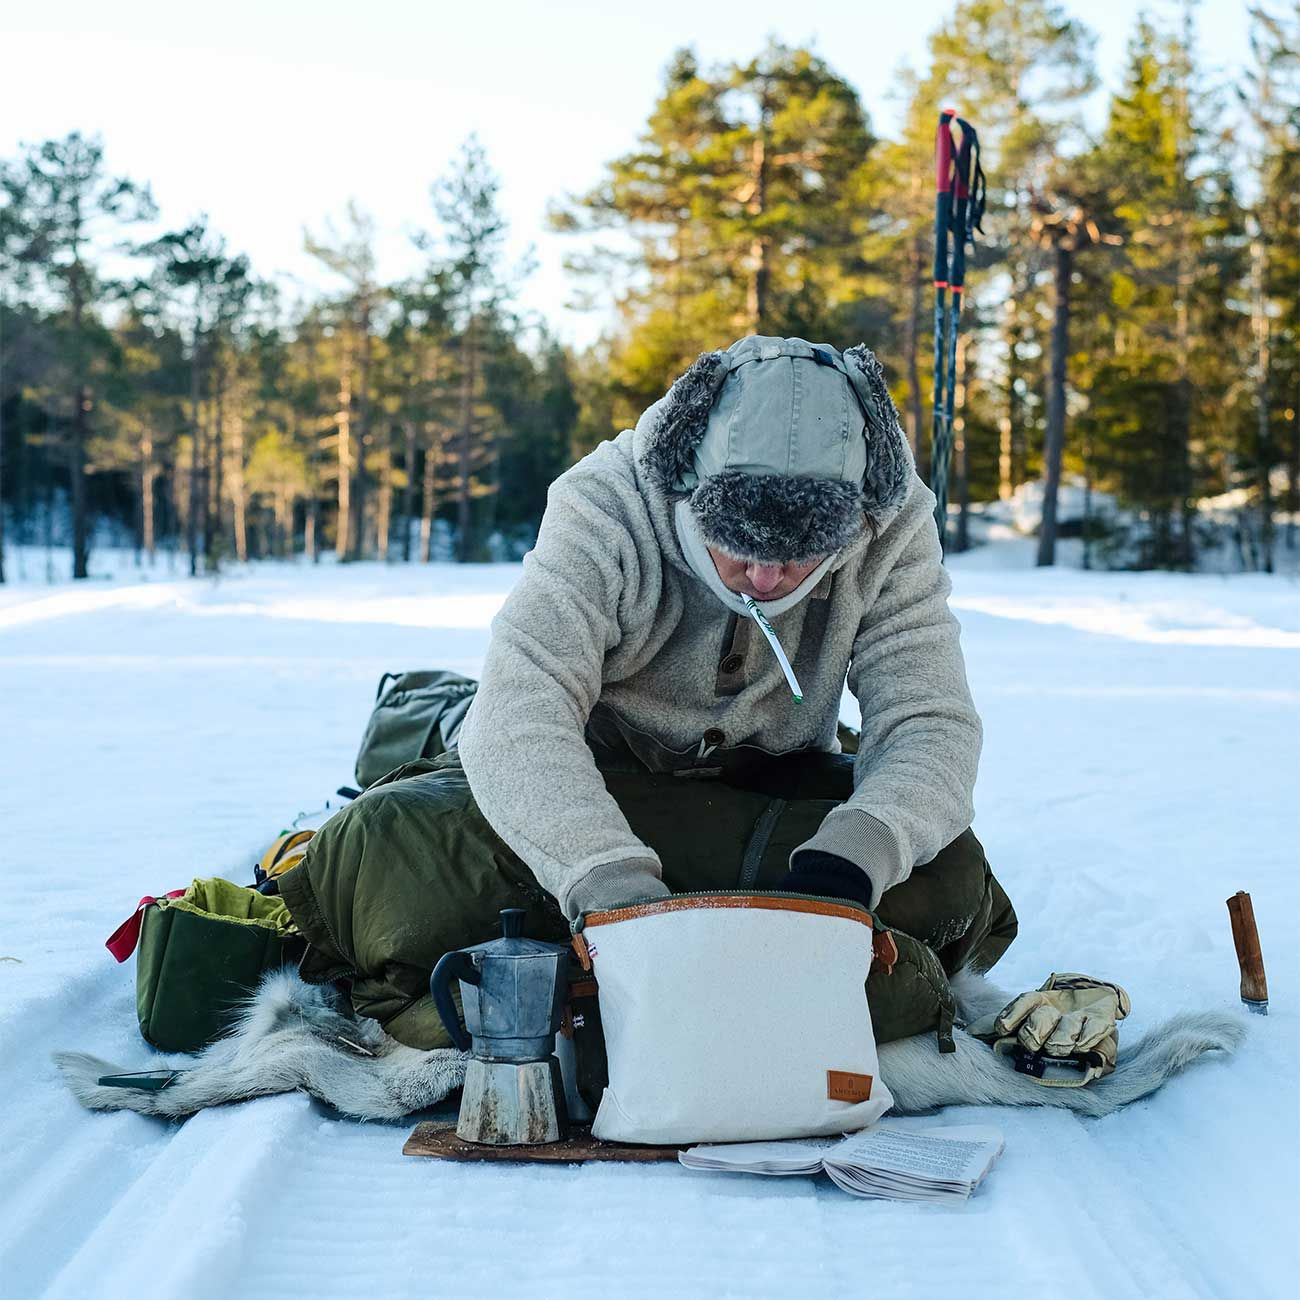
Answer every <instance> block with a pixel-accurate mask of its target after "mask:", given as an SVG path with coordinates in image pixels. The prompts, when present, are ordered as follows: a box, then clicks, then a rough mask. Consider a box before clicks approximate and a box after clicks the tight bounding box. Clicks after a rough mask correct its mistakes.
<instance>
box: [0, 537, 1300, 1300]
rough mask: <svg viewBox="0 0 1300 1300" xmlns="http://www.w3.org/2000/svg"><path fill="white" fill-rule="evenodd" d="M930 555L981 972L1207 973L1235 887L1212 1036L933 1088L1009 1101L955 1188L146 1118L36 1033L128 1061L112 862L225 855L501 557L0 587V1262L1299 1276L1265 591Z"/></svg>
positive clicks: (1200, 999) (1291, 904)
mask: <svg viewBox="0 0 1300 1300" xmlns="http://www.w3.org/2000/svg"><path fill="white" fill-rule="evenodd" d="M991 549H995V548H991ZM1016 554H1018V553H1016ZM1011 559H1012V562H1013V565H1014V562H1015V554H1012V555H1011ZM101 567H102V566H101ZM953 567H954V578H955V582H956V590H955V593H954V598H953V604H954V607H955V608H956V610H957V612H958V614H959V617H960V618H961V620H962V624H963V627H964V643H965V648H966V655H967V663H968V666H969V671H970V676H971V680H972V685H973V688H974V691H975V696H976V699H977V702H978V703H979V705H980V708H981V710H982V713H983V716H984V720H985V728H986V742H985V751H984V759H983V765H982V770H981V776H980V783H979V788H978V790H977V794H976V803H977V807H978V817H977V821H976V829H977V830H978V832H979V833H980V835H981V837H982V839H983V841H984V843H985V845H986V846H987V848H988V851H989V854H990V857H991V858H992V860H993V862H994V865H995V868H996V870H997V872H998V874H999V876H1000V877H1001V879H1002V880H1003V881H1004V883H1005V884H1006V886H1007V888H1008V890H1009V892H1010V893H1011V895H1012V897H1013V899H1014V900H1015V902H1016V905H1017V908H1018V910H1019V913H1020V917H1021V937H1020V939H1019V940H1018V941H1017V943H1016V944H1015V945H1014V947H1013V948H1012V949H1011V951H1010V953H1009V954H1008V956H1007V957H1006V959H1005V960H1004V962H1003V963H1002V965H1001V967H1000V968H999V969H998V971H997V972H996V974H997V975H998V976H1000V978H1001V981H1002V982H1003V983H1004V984H1006V985H1009V986H1014V987H1015V988H1017V989H1019V988H1024V987H1030V986H1033V985H1037V984H1038V983H1039V982H1041V980H1042V979H1043V978H1044V977H1045V976H1046V975H1047V973H1048V972H1049V971H1051V970H1053V969H1058V970H1061V969H1063V970H1082V971H1087V972H1092V973H1097V974H1104V975H1106V976H1109V977H1111V978H1114V979H1118V980H1120V981H1122V982H1123V983H1124V984H1126V985H1127V986H1128V988H1129V989H1130V991H1131V993H1132V995H1133V1004H1134V1013H1133V1016H1132V1017H1131V1019H1130V1021H1129V1022H1128V1024H1127V1025H1126V1027H1125V1031H1124V1032H1125V1035H1126V1036H1132V1035H1133V1034H1135V1033H1137V1032H1140V1031H1141V1030H1142V1029H1143V1028H1144V1026H1146V1025H1148V1024H1150V1023H1151V1022H1152V1021H1153V1020H1155V1019H1157V1018H1159V1017H1162V1016H1164V1015H1166V1014H1168V1013H1171V1012H1173V1011H1175V1010H1179V1009H1185V1008H1201V1007H1217V1008H1222V1009H1230V1008H1233V1007H1235V1006H1237V1005H1238V1000H1237V987H1236V985H1237V974H1236V964H1235V960H1234V957H1233V953H1232V946H1231V941H1230V936H1229V929H1228V918H1227V913H1226V909H1225V907H1224V899H1225V898H1227V896H1228V895H1229V894H1231V893H1232V892H1234V891H1235V890H1237V889H1239V888H1245V889H1249V890H1250V891H1251V892H1252V893H1253V896H1254V901H1255V908H1256V912H1257V915H1258V917H1259V920H1260V928H1261V934H1262V939H1263V946H1264V953H1265V957H1266V959H1267V961H1268V968H1269V981H1270V992H1271V995H1272V1014H1271V1015H1270V1016H1269V1018H1268V1019H1267V1020H1261V1019H1253V1021H1252V1025H1251V1029H1252V1031H1253V1032H1252V1034H1251V1036H1250V1038H1249V1039H1248V1042H1247V1045H1246V1047H1245V1048H1244V1050H1243V1051H1242V1052H1241V1054H1240V1055H1239V1056H1238V1057H1237V1058H1235V1059H1233V1060H1226V1061H1225V1060H1209V1061H1207V1062H1204V1063H1202V1064H1199V1065H1197V1066H1196V1067H1195V1068H1193V1069H1192V1070H1191V1071H1189V1072H1188V1073H1187V1074H1186V1075H1183V1076H1181V1077H1179V1078H1176V1079H1175V1080H1174V1081H1173V1082H1172V1083H1171V1084H1170V1085H1169V1086H1168V1087H1167V1088H1166V1089H1165V1090H1164V1091H1163V1092H1161V1093H1158V1094H1157V1095H1156V1096H1154V1097H1152V1098H1150V1099H1148V1100H1147V1101H1145V1102H1143V1103H1139V1104H1138V1105H1135V1106H1133V1107H1131V1108H1130V1109H1129V1110H1127V1111H1125V1112H1121V1113H1120V1114H1117V1115H1115V1116H1112V1117H1111V1118H1109V1119H1106V1120H1101V1121H1080V1120H1077V1119H1074V1118H1071V1117H1070V1116H1068V1115H1066V1114H1064V1113H1058V1112H1049V1111H1018V1112H1013V1111H995V1110H991V1109H980V1110H977V1111H974V1112H965V1111H963V1112H961V1113H950V1114H949V1115H948V1116H946V1117H944V1119H942V1120H940V1121H938V1122H949V1123H951V1122H993V1123H996V1124H998V1125H999V1126H1000V1127H1001V1128H1002V1129H1003V1130H1004V1132H1005V1133H1006V1137H1007V1150H1006V1154H1005V1156H1004V1157H1003V1159H1002V1161H1001V1162H1000V1164H999V1165H998V1166H997V1168H996V1169H995V1170H994V1171H993V1174H992V1175H991V1177H990V1179H989V1181H988V1182H987V1183H986V1184H985V1186H984V1187H983V1188H982V1189H981V1191H980V1192H979V1194H978V1195H977V1196H976V1197H975V1198H974V1199H973V1200H972V1201H971V1202H970V1203H969V1204H968V1205H966V1206H964V1207H961V1208H957V1209H953V1208H948V1207H943V1208H939V1207H933V1206H924V1205H907V1204H886V1203H873V1202H863V1201H858V1200H855V1199H853V1198H851V1197H849V1196H847V1195H845V1194H843V1193H841V1192H839V1191H837V1190H836V1189H834V1188H833V1187H832V1186H830V1185H829V1184H828V1183H826V1182H825V1181H824V1180H822V1181H812V1180H804V1179H780V1180H777V1179H772V1180H764V1179H760V1178H744V1177H728V1176H725V1175H706V1174H695V1173H687V1172H686V1171H684V1170H680V1169H678V1168H676V1167H671V1166H669V1167H637V1166H617V1167H612V1166H600V1165H597V1166H589V1167H585V1168H578V1167H568V1168H541V1167H531V1166H517V1167H503V1166H500V1165H484V1166H459V1165H453V1164H443V1163H439V1162H435V1161H428V1160H414V1159H410V1158H407V1157H403V1156H402V1155H401V1146H402V1141H403V1139H404V1137H405V1132H406V1129H407V1127H408V1126H407V1125H404V1124H399V1125H385V1124H370V1125H359V1124H354V1123H351V1122H348V1121H344V1120H340V1119H338V1118H336V1117H334V1116H332V1115H331V1114H329V1113H327V1111H326V1110H325V1109H324V1108H322V1107H320V1106H318V1105H317V1104H315V1103H314V1102H312V1101H311V1100H309V1099H308V1098H306V1097H305V1096H302V1095H291V1096H284V1097H277V1098H269V1099H264V1100H260V1101H255V1102H251V1103H248V1104H245V1105H241V1106H235V1107H228V1108H224V1109H221V1110H215V1111H209V1112H206V1113H203V1114H200V1115H198V1116H196V1117H195V1118H193V1119H191V1120H190V1121H189V1122H187V1123H185V1124H180V1125H170V1124H165V1123H161V1122H158V1121H154V1120H150V1119H145V1118H143V1117H140V1116H136V1115H130V1114H117V1115H91V1114H87V1113H85V1112H83V1111H82V1110H80V1109H79V1108H78V1106H77V1105H76V1103H75V1102H74V1101H73V1100H72V1099H71V1097H70V1096H69V1095H68V1094H67V1093H66V1092H65V1091H64V1090H63V1088H62V1086H61V1084H60V1082H59V1081H58V1079H57V1076H56V1074H55V1072H54V1070H53V1067H52V1066H51V1065H50V1063H49V1054H50V1052H51V1051H53V1050H56V1049H58V1048H85V1049H88V1050H91V1051H94V1052H97V1053H99V1054H100V1055H103V1056H106V1057H109V1058H110V1059H116V1060H120V1061H124V1062H125V1061H132V1062H139V1063H140V1065H144V1064H145V1063H146V1062H147V1059H148V1056H149V1052H148V1049H147V1048H146V1047H145V1046H144V1044H143V1043H142V1042H141V1041H140V1039H139V1037H138V1034H137V1031H136V1027H135V1021H134V990H133V978H134V971H133V968H132V967H131V966H122V967H119V966H116V965H115V964H114V963H113V962H112V960H111V958H110V957H109V956H108V954H107V953H106V952H105V950H104V948H103V946H102V945H103V939H104V937H105V936H106V935H107V934H108V933H109V932H110V931H111V930H112V929H113V928H114V927H115V926H116V925H117V923H118V922H119V921H121V920H122V919H123V917H124V916H126V914H127V913H128V912H129V911H130V910H131V907H132V905H133V904H134V903H135V901H136V899H137V898H139V897H140V896H141V895H142V894H145V893H157V892H159V891H162V890H166V889H168V888H172V887H174V886H177V885H183V884H185V883H186V882H188V880H189V879H190V878H191V877H192V876H195V875H211V874H225V875H229V876H231V877H232V878H234V879H239V880H244V879H248V878H249V870H250V866H251V863H252V861H253V859H254V858H255V857H256V856H257V853H258V851H259V850H260V848H261V847H263V846H264V844H265V843H266V842H267V841H268V840H269V838H270V837H271V836H272V835H273V834H274V833H275V832H277V831H278V830H279V829H280V828H281V827H282V826H284V825H285V824H286V823H287V822H288V821H289V820H290V819H291V818H292V817H293V816H294V815H295V814H296V813H297V812H298V811H300V810H307V809H311V808H313V807H316V806H318V805H319V804H320V802H321V800H322V798H323V796H325V795H327V794H328V793H329V792H331V791H333V789H334V788H335V787H336V786H337V785H339V784H340V783H341V782H344V781H347V780H349V779H350V776H351V763H352V758H353V754H354V750H355V745H356V742H357V739H358V737H359V735H360V732H361V728H362V725H363V723H364V721H365V719H366V716H367V714H368V711H369V708H370V703H371V699H372V696H373V691H374V686H375V683H376V681H377V679H378V677H379V675H380V673H381V672H383V671H385V670H387V669H407V668H423V667H429V666H434V665H444V666H448V667H451V668H456V669H459V670H462V671H466V672H469V673H474V672H477V671H478V668H479V666H480V664H481V660H482V655H483V651H484V647H485V645H486V640H487V623H488V620H489V618H490V617H491V615H492V613H493V611H494V609H495V608H496V607H497V606H498V604H499V603H500V601H501V599H502V597H503V595H504V593H505V592H506V591H507V590H508V589H509V587H510V585H511V583H512V582H513V581H514V579H515V577H516V574H517V572H518V570H517V568H515V567H514V566H498V567H476V568H466V569H457V568H454V567H451V566H435V567H434V568H433V569H421V568H418V567H410V568H401V567H395V568H381V567H378V566H359V567H355V568H350V569H339V568H335V567H334V566H332V565H322V566H320V567H318V568H311V567H308V566H290V565H282V566H263V567H259V568H256V569H251V570H247V571H242V572H236V573H233V574H231V575H230V576H227V577H223V578H221V579H218V580H209V581H200V582H190V581H186V580H183V579H179V578H175V577H168V575H167V574H166V573H165V571H164V572H160V573H158V574H156V575H155V576H154V578H153V580H152V581H143V580H142V577H144V576H147V574H146V575H141V574H139V573H138V572H137V571H136V570H134V569H133V568H131V567H130V566H129V565H127V566H123V567H121V568H120V569H119V570H118V571H117V573H116V576H115V578H114V579H113V580H110V581H101V582H90V583H86V584H81V585H79V586H76V587H73V586H72V585H70V584H69V585H61V586H55V587H49V586H46V585H44V584H39V585H30V586H19V587H9V588H0V1087H2V1089H3V1091H2V1092H0V1097H2V1099H3V1103H2V1105H0V1295H3V1296H4V1297H5V1298H6V1300H18V1298H19V1297H29V1296H37V1295H49V1296H58V1297H62V1296H68V1297H77V1298H78V1300H82V1298H83V1297H95V1298H99V1297H108V1298H110V1300H116V1298H117V1297H132V1300H136V1298H142V1297H149V1298H153V1297H186V1298H187V1300H206V1298H207V1297H225V1296H238V1297H250V1298H251V1297H262V1296H266V1297H288V1296H299V1295H310V1296H312V1297H314V1298H315V1300H324V1298H325V1297H335V1296H337V1297H357V1296H366V1297H383V1298H384V1300H401V1298H403V1297H412V1298H413V1300H414V1298H418V1300H427V1298H428V1297H432V1296H467V1295H483V1296H492V1297H495V1296H503V1295H516V1294H517V1295H529V1296H542V1297H546V1296H560V1295H608V1296H618V1297H621V1296H651V1295H688V1296H696V1295H698V1296H710V1297H713V1296H739V1297H747V1298H749V1297H765V1296H773V1297H781V1298H782V1300H789V1298H790V1297H830V1296H839V1295H854V1296H875V1295H903V1296H916V1297H930V1296H935V1295H960V1296H962V1297H963V1300H978V1298H979V1297H984V1296H987V1297H990V1298H992V1297H999V1300H1000V1298H1001V1297H1003V1296H1005V1295H1008V1294H1016V1295H1035V1296H1042V1295H1053V1296H1055V1295H1070V1296H1076V1297H1080V1300H1083V1298H1086V1297H1094V1296H1096V1297H1105V1298H1106V1300H1120V1298H1121V1297H1130V1296H1132V1297H1139V1296H1141V1297H1159V1298H1161V1300H1164V1298H1167V1297H1200V1296H1216V1297H1248V1296H1249V1297H1283V1296H1291V1295H1295V1294H1296V1286H1297V1276H1298V1275H1300V1260H1298V1258H1297V1232H1296V1227H1297V1212H1298V1209H1300V1187H1298V1185H1297V1184H1298V1181H1300V1142H1298V1139H1297V1123H1298V1116H1300V1100H1298V1094H1297V1077H1298V1076H1297V1071H1298V1070H1300V1053H1298V1052H1297V1044H1298V1035H1297V1017H1296V1006H1297V1000H1298V998H1300V961H1298V959H1297V951H1298V950H1300V945H1297V938H1298V937H1300V935H1298V933H1297V930H1298V927H1297V922H1296V917H1297V915H1300V884H1298V883H1297V881H1298V876H1300V873H1298V872H1297V868H1298V867H1300V861H1298V857H1300V853H1298V847H1297V846H1298V844H1300V812H1298V808H1300V777H1298V772H1300V762H1298V760H1300V586H1297V585H1295V584H1294V583H1290V582H1287V581H1286V580H1284V579H1272V580H1270V579H1264V578H1257V577H1237V578H1232V579H1227V580H1225V579H1221V578H1210V577H1182V576H1170V575H1156V574H1149V575H1118V574H1087V573H1080V572H1063V571H1057V572H1047V573H1044V572H1035V571H1034V570H1032V569H1027V568H1019V569H1017V568H1015V567H1005V566H1003V565H1001V564H998V563H995V562H994V561H993V557H992V556H991V555H990V554H989V552H988V551H985V552H977V553H975V554H974V555H972V556H970V557H961V558H958V559H957V560H955V561H954V566H953Z"/></svg>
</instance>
